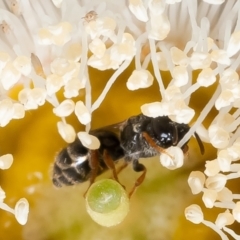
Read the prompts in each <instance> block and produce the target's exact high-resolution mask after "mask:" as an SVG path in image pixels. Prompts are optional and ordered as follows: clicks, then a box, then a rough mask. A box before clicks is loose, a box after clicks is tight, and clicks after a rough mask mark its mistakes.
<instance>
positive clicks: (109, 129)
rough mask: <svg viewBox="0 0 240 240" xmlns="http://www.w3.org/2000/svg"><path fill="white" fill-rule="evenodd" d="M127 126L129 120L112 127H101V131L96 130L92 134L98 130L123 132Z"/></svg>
mask: <svg viewBox="0 0 240 240" xmlns="http://www.w3.org/2000/svg"><path fill="white" fill-rule="evenodd" d="M126 124H127V120H124V121H122V122H119V123H115V124H112V125H108V126H105V127H101V128H100V129H94V130H92V131H91V132H94V131H96V130H108V131H111V132H119V131H122V129H123V128H124V127H125V125H126Z"/></svg>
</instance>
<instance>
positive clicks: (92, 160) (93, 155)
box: [83, 150, 99, 197]
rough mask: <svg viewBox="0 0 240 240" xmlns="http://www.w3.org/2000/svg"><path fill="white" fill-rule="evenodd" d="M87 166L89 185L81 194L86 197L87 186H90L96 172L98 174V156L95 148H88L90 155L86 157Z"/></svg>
mask: <svg viewBox="0 0 240 240" xmlns="http://www.w3.org/2000/svg"><path fill="white" fill-rule="evenodd" d="M88 162H89V166H90V168H91V173H90V178H89V182H90V184H89V186H88V188H87V190H86V191H85V193H84V194H83V196H84V197H86V194H87V192H88V190H89V188H90V187H91V186H92V184H93V183H94V181H95V179H96V177H97V174H98V169H99V156H98V151H97V150H90V157H89V159H88Z"/></svg>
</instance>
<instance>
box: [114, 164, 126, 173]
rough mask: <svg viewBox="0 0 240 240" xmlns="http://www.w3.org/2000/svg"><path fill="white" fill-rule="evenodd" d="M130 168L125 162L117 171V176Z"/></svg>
mask: <svg viewBox="0 0 240 240" xmlns="http://www.w3.org/2000/svg"><path fill="white" fill-rule="evenodd" d="M127 166H128V163H127V162H124V164H123V165H122V166H120V167H119V168H118V169H116V172H117V175H118V174H119V173H120V172H121V171H122V170H123V169H124V168H126V167H127Z"/></svg>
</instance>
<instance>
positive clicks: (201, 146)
mask: <svg viewBox="0 0 240 240" xmlns="http://www.w3.org/2000/svg"><path fill="white" fill-rule="evenodd" d="M194 136H195V138H196V139H197V142H198V146H199V148H200V152H201V154H202V155H203V154H204V152H205V148H204V145H203V142H202V140H201V138H200V137H199V135H198V134H197V133H196V132H194Z"/></svg>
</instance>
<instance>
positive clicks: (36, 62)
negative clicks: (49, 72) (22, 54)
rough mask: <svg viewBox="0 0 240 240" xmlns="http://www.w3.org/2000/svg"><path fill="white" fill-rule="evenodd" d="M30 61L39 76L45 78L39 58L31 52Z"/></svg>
mask: <svg viewBox="0 0 240 240" xmlns="http://www.w3.org/2000/svg"><path fill="white" fill-rule="evenodd" d="M31 61H32V65H33V68H34V70H35V72H36V74H37V75H38V76H40V77H43V78H46V75H45V73H44V71H43V67H42V64H41V61H40V59H39V58H38V57H37V56H36V55H35V54H33V53H31Z"/></svg>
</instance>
